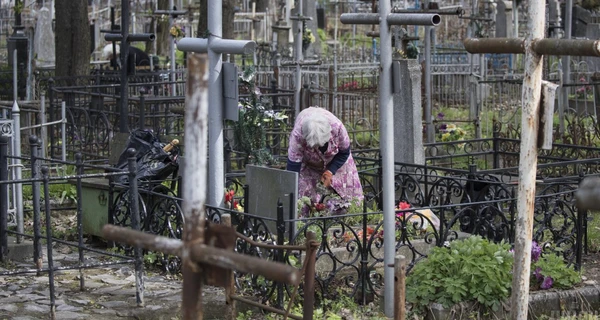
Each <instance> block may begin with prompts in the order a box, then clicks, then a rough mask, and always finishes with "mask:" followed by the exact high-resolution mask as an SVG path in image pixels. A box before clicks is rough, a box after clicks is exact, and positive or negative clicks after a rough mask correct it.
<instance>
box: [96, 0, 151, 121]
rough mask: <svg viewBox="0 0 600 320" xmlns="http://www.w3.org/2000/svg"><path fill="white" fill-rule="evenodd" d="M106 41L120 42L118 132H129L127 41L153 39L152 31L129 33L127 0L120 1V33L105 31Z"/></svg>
mask: <svg viewBox="0 0 600 320" xmlns="http://www.w3.org/2000/svg"><path fill="white" fill-rule="evenodd" d="M104 39H105V40H106V41H112V42H116V41H120V42H121V92H120V94H121V98H120V100H121V101H120V102H121V108H120V110H119V132H129V128H128V120H129V108H128V104H129V95H128V90H127V85H128V84H129V78H128V74H127V66H128V58H129V43H130V42H136V41H154V39H156V36H155V35H154V33H132V34H129V0H126V1H121V33H107V34H106V35H104Z"/></svg>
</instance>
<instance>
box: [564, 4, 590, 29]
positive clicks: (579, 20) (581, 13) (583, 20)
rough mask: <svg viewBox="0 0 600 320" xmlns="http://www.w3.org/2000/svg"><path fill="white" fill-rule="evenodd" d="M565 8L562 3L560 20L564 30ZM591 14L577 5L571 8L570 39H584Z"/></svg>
mask: <svg viewBox="0 0 600 320" xmlns="http://www.w3.org/2000/svg"><path fill="white" fill-rule="evenodd" d="M565 12H566V10H565V8H564V3H563V4H562V5H561V20H562V26H563V29H564V24H565ZM591 19H592V14H591V12H590V11H588V10H586V9H584V8H582V7H581V6H579V5H575V6H573V18H572V28H571V37H572V38H585V37H586V35H587V25H588V23H590V22H591Z"/></svg>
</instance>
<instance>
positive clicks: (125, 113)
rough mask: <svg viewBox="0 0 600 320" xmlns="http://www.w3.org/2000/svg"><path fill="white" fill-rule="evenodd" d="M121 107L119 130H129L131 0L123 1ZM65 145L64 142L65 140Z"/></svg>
mask: <svg viewBox="0 0 600 320" xmlns="http://www.w3.org/2000/svg"><path fill="white" fill-rule="evenodd" d="M121 34H122V35H123V41H121V108H120V110H119V131H120V132H129V94H128V92H127V87H128V86H129V78H128V77H127V66H128V64H129V54H128V53H129V41H127V36H128V35H129V0H123V1H122V2H121ZM63 145H64V142H63Z"/></svg>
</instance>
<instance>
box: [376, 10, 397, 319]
mask: <svg viewBox="0 0 600 320" xmlns="http://www.w3.org/2000/svg"><path fill="white" fill-rule="evenodd" d="M391 10H392V8H391V4H390V1H388V0H379V13H380V16H381V17H387V16H388V15H389V14H390V12H391ZM379 39H380V41H381V43H380V46H381V53H380V55H379V60H380V62H381V73H380V76H379V123H380V124H381V128H380V130H381V133H380V136H381V147H380V150H381V151H380V153H381V158H382V183H383V203H382V207H383V229H384V230H394V228H395V226H396V216H395V214H394V150H393V149H394V148H390V146H393V145H394V123H393V120H394V109H393V108H394V104H393V100H392V86H391V82H392V81H391V79H392V34H391V32H390V27H389V25H388V22H387V19H385V18H382V19H380V22H379ZM383 237H384V239H383V241H384V243H386V244H387V245H385V246H384V253H383V254H384V258H383V264H384V268H385V269H384V274H383V276H384V287H385V288H384V303H385V306H384V311H385V315H386V316H387V317H390V318H391V317H393V316H394V267H393V264H394V257H395V256H396V246H395V245H394V244H395V243H396V239H395V238H396V236H395V233H394V232H385V233H384V235H383Z"/></svg>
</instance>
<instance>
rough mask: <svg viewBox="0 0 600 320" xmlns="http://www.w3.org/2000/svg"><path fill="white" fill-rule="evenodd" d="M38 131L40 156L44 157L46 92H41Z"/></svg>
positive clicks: (46, 135) (46, 143)
mask: <svg viewBox="0 0 600 320" xmlns="http://www.w3.org/2000/svg"><path fill="white" fill-rule="evenodd" d="M40 125H41V127H40V133H41V138H42V154H41V157H42V158H46V146H47V145H48V128H46V94H45V93H42V96H41V98H40Z"/></svg>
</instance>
